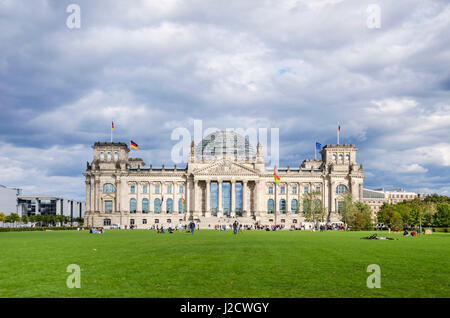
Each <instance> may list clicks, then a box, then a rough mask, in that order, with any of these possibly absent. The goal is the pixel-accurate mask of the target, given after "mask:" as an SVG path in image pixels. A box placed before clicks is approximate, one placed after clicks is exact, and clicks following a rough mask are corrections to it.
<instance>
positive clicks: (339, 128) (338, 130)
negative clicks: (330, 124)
mask: <svg viewBox="0 0 450 318" xmlns="http://www.w3.org/2000/svg"><path fill="white" fill-rule="evenodd" d="M340 133H341V125H340V124H338V129H337V144H338V145H339V135H340Z"/></svg>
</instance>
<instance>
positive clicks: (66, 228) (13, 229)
mask: <svg viewBox="0 0 450 318" xmlns="http://www.w3.org/2000/svg"><path fill="white" fill-rule="evenodd" d="M77 228H80V229H81V228H83V227H77V226H35V227H0V232H26V231H45V230H50V231H69V230H76V229H77ZM84 229H85V230H87V229H89V228H88V227H84Z"/></svg>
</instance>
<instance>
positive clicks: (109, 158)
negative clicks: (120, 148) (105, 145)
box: [108, 151, 111, 161]
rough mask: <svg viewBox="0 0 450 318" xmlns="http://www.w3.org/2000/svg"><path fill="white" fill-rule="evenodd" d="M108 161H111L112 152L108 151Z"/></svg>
mask: <svg viewBox="0 0 450 318" xmlns="http://www.w3.org/2000/svg"><path fill="white" fill-rule="evenodd" d="M108 161H111V152H109V151H108Z"/></svg>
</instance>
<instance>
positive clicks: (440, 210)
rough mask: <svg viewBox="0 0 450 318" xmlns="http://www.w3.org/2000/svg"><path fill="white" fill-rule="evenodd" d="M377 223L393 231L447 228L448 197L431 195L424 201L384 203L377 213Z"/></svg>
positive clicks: (449, 219) (449, 204)
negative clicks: (421, 227) (423, 227)
mask: <svg viewBox="0 0 450 318" xmlns="http://www.w3.org/2000/svg"><path fill="white" fill-rule="evenodd" d="M377 221H378V222H379V223H383V224H385V225H386V226H389V227H390V228H391V229H393V230H402V229H404V228H415V227H419V226H425V227H448V226H449V224H450V222H449V221H450V197H447V196H443V195H438V194H433V195H430V196H427V197H426V198H425V199H424V200H420V199H417V198H416V199H414V200H410V201H407V200H404V201H403V202H401V203H397V204H389V203H384V204H383V206H382V207H381V209H380V211H378V213H377Z"/></svg>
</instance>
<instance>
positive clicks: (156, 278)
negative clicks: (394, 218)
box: [0, 230, 450, 298]
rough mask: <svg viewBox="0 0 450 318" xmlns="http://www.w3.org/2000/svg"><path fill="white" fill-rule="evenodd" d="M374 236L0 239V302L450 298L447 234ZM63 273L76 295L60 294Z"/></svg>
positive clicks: (47, 235) (59, 234) (109, 234)
mask: <svg viewBox="0 0 450 318" xmlns="http://www.w3.org/2000/svg"><path fill="white" fill-rule="evenodd" d="M370 233H372V232H348V233H347V232H337V231H332V232H331V231H330V232H323V233H321V232H314V233H312V232H309V231H295V232H289V231H281V232H262V231H245V232H243V233H241V234H239V235H236V236H235V235H233V234H232V232H231V231H226V232H220V231H212V230H200V231H198V232H196V233H195V235H193V236H192V235H190V234H187V233H181V232H178V233H174V234H156V233H155V231H148V230H109V231H108V230H107V231H106V233H105V234H103V235H101V234H89V233H88V231H83V232H77V231H54V232H16V233H14V232H13V233H0V252H1V253H0V297H171V298H172V297H224V298H229V297H450V235H449V234H444V233H440V234H438V233H435V234H433V235H429V236H421V237H416V238H412V237H406V238H403V237H402V236H401V235H400V234H391V237H396V238H398V239H399V240H396V241H378V240H361V239H360V238H361V237H363V236H367V235H368V234H370ZM381 235H387V233H381ZM94 249H95V250H94ZM69 264H78V265H79V266H80V268H81V288H80V289H75V288H74V289H69V288H67V287H66V279H67V277H68V275H70V273H67V272H66V268H67V266H68V265H69ZM369 264H378V265H380V267H381V288H379V289H369V288H367V287H366V279H367V277H368V276H369V275H370V273H367V272H366V268H367V266H368V265H369Z"/></svg>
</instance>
